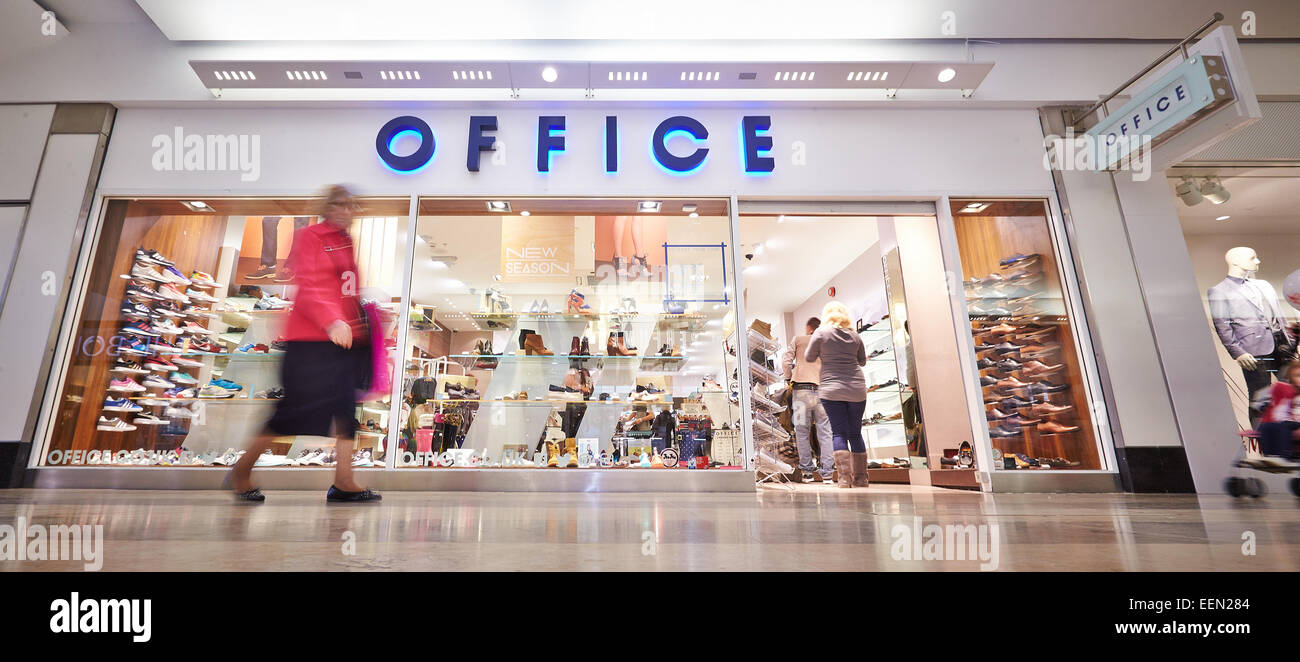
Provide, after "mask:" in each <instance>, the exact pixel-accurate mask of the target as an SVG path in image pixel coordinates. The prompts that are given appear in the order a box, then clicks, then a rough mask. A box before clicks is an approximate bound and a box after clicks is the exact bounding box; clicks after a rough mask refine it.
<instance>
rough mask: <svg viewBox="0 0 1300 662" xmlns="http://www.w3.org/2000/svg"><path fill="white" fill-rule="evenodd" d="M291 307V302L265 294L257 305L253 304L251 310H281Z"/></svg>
mask: <svg viewBox="0 0 1300 662" xmlns="http://www.w3.org/2000/svg"><path fill="white" fill-rule="evenodd" d="M292 305H293V302H292V301H286V300H284V299H281V298H280V297H277V296H275V295H274V294H267V295H264V296H262V298H260V299H258V300H257V303H255V304H253V310H282V309H284V308H288V307H289V306H292Z"/></svg>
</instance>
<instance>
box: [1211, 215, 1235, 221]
mask: <svg viewBox="0 0 1300 662" xmlns="http://www.w3.org/2000/svg"><path fill="white" fill-rule="evenodd" d="M1230 218H1232V217H1231V216H1220V217H1218V218H1216V219H1214V220H1216V221H1226V220H1228V219H1230Z"/></svg>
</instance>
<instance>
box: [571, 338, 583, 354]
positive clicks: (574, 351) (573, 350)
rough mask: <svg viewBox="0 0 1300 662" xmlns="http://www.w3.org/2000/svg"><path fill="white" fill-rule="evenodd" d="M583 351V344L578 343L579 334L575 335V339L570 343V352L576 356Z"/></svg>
mask: <svg viewBox="0 0 1300 662" xmlns="http://www.w3.org/2000/svg"><path fill="white" fill-rule="evenodd" d="M581 351H582V346H581V345H579V344H578V336H574V337H573V341H572V342H570V343H569V354H572V355H575V356H576V355H578V354H579V353H581Z"/></svg>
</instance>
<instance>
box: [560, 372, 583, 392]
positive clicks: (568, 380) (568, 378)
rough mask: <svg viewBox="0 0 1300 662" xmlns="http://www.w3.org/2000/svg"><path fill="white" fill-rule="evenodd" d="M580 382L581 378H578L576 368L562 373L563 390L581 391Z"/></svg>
mask: <svg viewBox="0 0 1300 662" xmlns="http://www.w3.org/2000/svg"><path fill="white" fill-rule="evenodd" d="M580 380H581V377H580V376H579V373H578V370H577V369H576V368H569V371H568V372H566V373H564V388H571V389H573V390H575V391H581V390H582V382H581V381H580Z"/></svg>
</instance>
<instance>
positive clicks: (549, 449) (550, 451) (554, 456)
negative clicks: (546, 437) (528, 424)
mask: <svg viewBox="0 0 1300 662" xmlns="http://www.w3.org/2000/svg"><path fill="white" fill-rule="evenodd" d="M546 466H548V467H558V466H560V444H559V443H557V442H554V441H548V442H546Z"/></svg>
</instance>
